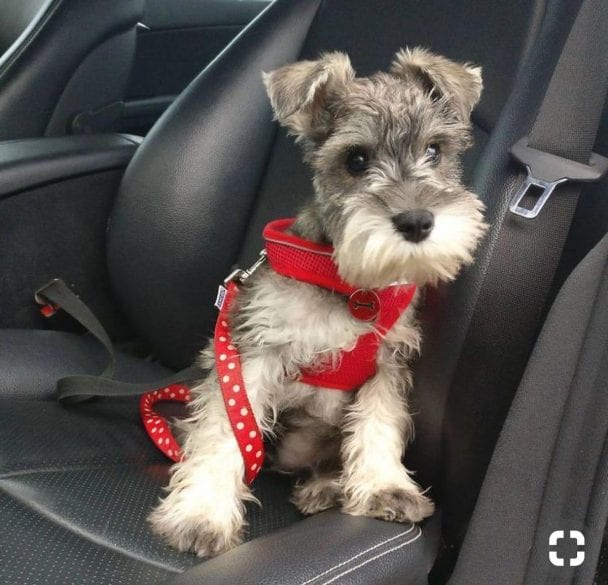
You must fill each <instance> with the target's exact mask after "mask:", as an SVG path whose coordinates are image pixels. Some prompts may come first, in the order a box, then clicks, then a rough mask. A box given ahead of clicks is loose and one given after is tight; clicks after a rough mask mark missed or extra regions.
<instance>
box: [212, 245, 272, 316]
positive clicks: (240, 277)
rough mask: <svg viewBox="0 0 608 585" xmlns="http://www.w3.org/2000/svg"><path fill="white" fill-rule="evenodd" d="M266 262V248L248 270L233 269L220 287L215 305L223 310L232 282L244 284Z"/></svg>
mask: <svg viewBox="0 0 608 585" xmlns="http://www.w3.org/2000/svg"><path fill="white" fill-rule="evenodd" d="M264 262H266V250H262V251H261V252H260V257H259V258H258V259H257V260H256V261H255V262H254V263H253V264H252V265H251V266H250V267H249V268H247V269H246V270H245V269H243V268H236V269H235V270H233V271H232V272H231V273H230V274H229V275H228V276H227V277H226V278H225V279H224V282H223V283H222V284H220V286H219V287H218V290H217V297H216V298H215V303H214V305H215V306H216V307H217V308H218V309H219V310H220V311H221V310H222V309H223V307H224V301H225V300H226V295H227V294H228V287H229V286H230V284H232V283H233V282H234V283H235V284H243V282H245V281H246V280H247V279H248V278H249V277H250V276H251V275H252V274H253V273H254V272H255V271H256V270H257V269H258V268H259V267H260V266H262V264H264Z"/></svg>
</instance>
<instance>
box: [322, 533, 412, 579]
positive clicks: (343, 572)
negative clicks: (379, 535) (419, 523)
mask: <svg viewBox="0 0 608 585" xmlns="http://www.w3.org/2000/svg"><path fill="white" fill-rule="evenodd" d="M418 530H419V532H418V534H417V535H416V536H414V538H411V539H410V540H406V541H405V542H402V543H401V544H398V545H397V546H394V547H393V548H389V549H388V550H385V551H384V552H382V553H380V554H377V555H376V556H374V557H371V558H370V559H367V560H366V561H363V562H362V563H359V564H358V565H355V566H354V567H351V568H350V569H347V570H346V571H342V573H339V574H338V575H335V576H334V577H332V578H331V579H330V580H329V581H325V582H323V583H322V585H329V584H330V583H333V582H334V581H335V580H336V579H339V578H340V577H344V575H348V573H352V572H353V571H356V570H357V569H360V568H361V567H362V566H363V565H367V563H371V562H372V561H375V560H376V559H379V558H380V557H383V556H384V555H387V554H388V553H391V552H394V551H396V550H398V549H400V548H403V547H404V546H406V545H408V544H411V543H412V542H414V541H415V540H418V539H419V538H420V537H421V536H422V529H420V528H419V529H418Z"/></svg>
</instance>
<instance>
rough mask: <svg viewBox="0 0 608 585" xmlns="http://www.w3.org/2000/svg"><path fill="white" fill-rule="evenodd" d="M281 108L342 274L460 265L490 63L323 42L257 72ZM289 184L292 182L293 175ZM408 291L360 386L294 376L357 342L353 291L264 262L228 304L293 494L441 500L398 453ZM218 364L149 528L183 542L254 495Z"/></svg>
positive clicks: (413, 272)
mask: <svg viewBox="0 0 608 585" xmlns="http://www.w3.org/2000/svg"><path fill="white" fill-rule="evenodd" d="M264 83H265V85H266V88H267V92H268V95H269V97H270V101H271V103H272V107H273V110H274V113H275V117H276V120H278V122H279V123H280V124H281V125H282V126H284V127H285V128H286V129H287V130H288V131H289V133H291V134H292V135H295V136H296V140H297V141H298V142H299V143H300V144H301V146H302V148H303V152H304V158H305V161H306V163H307V164H308V165H310V167H311V168H312V171H313V175H314V191H315V193H314V197H313V198H312V200H311V201H310V202H309V203H308V204H307V206H306V207H304V208H303V209H302V210H301V212H300V213H299V214H298V216H297V218H296V219H295V222H294V223H293V225H292V227H291V233H292V234H293V235H294V236H298V237H300V238H304V239H306V240H309V241H312V242H316V243H319V244H325V245H331V246H333V250H334V252H333V260H334V262H335V264H336V266H337V269H338V274H339V276H340V277H341V278H342V279H343V281H345V282H346V283H349V284H350V285H353V286H354V287H357V288H361V289H383V288H385V287H388V286H390V285H394V284H395V283H405V282H408V283H415V284H416V285H418V286H422V285H425V284H428V283H431V284H434V283H437V282H438V281H448V280H451V279H453V278H454V277H455V276H456V275H457V273H458V271H459V269H460V268H461V266H463V265H465V264H469V263H470V262H472V253H473V251H474V249H475V248H476V245H477V243H478V242H479V240H480V238H481V237H482V235H483V234H484V232H485V229H486V224H485V223H484V220H483V215H482V211H483V205H482V203H481V202H480V200H479V199H478V198H477V197H476V196H475V195H474V194H473V193H471V192H469V191H467V190H466V189H465V188H464V187H463V185H462V184H461V166H460V162H459V155H460V154H461V153H462V152H463V151H464V150H465V149H466V148H467V147H468V146H469V144H470V140H471V137H470V114H471V110H472V109H473V107H474V106H475V104H476V103H477V102H478V100H479V97H480V94H481V90H482V81H481V69H480V68H478V67H473V66H471V65H469V64H460V63H456V62H453V61H450V60H448V59H446V58H444V57H441V56H438V55H434V54H432V53H430V52H428V51H426V50H424V49H420V48H416V49H412V50H407V49H406V50H401V51H399V52H398V53H397V54H396V55H395V58H394V61H393V63H392V65H391V67H390V70H389V72H388V73H384V72H381V73H376V74H374V75H372V76H370V77H356V76H355V72H354V70H353V68H352V67H351V64H350V61H349V58H348V57H347V56H346V55H345V54H342V53H337V52H336V53H328V54H324V55H322V56H321V58H320V59H319V60H317V61H302V62H298V63H294V64H292V65H287V66H284V67H281V68H279V69H277V70H276V71H273V72H271V73H268V74H265V75H264ZM286 188H288V186H286ZM415 304H416V303H415V302H414V303H413V304H412V305H410V306H409V307H408V309H407V310H405V312H404V313H403V314H402V315H401V317H400V318H399V320H398V321H397V322H396V323H395V324H394V325H393V326H392V327H391V329H390V330H389V331H388V332H387V333H386V335H384V336H382V339H381V341H380V345H379V349H378V352H377V356H376V373H375V375H373V377H371V378H370V379H368V380H367V381H366V382H365V383H364V384H363V385H362V386H361V387H360V388H358V389H357V390H356V391H354V392H341V391H339V390H335V389H327V388H320V387H314V386H311V385H308V384H306V383H303V382H302V380H301V379H298V372H300V371H302V369H310V368H314V367H315V365H318V364H319V363H324V364H326V363H327V360H328V359H330V361H331V359H332V358H336V359H339V355H340V352H342V351H345V350H349V349H352V347H353V346H354V344H355V343H356V340H357V339H358V337H359V336H361V335H363V334H365V333H368V332H370V331H372V330H373V323H368V322H364V321H360V320H357V319H354V318H353V317H352V316H351V314H350V313H349V311H348V310H347V306H346V300H345V298H344V297H342V296H340V295H337V294H335V293H334V292H332V291H330V290H327V289H325V288H321V287H317V286H314V285H311V284H308V283H304V282H300V281H298V280H295V279H292V278H286V277H284V276H281V275H279V274H277V273H276V272H275V271H273V270H272V268H270V267H269V266H267V265H265V266H262V267H261V268H260V269H259V270H257V271H256V272H255V274H253V275H252V276H251V278H249V279H247V280H246V281H245V282H244V283H243V286H242V287H241V288H240V291H239V296H238V301H237V302H236V303H235V306H234V308H233V309H231V312H230V322H231V323H230V325H231V329H232V339H233V343H234V344H235V346H236V347H237V349H238V354H239V356H240V360H241V364H242V377H243V380H244V382H245V386H246V392H247V395H248V398H249V401H250V404H251V407H252V410H253V414H254V415H255V419H256V421H257V424H258V426H259V429H260V430H261V431H262V433H263V434H264V436H266V437H267V438H270V439H272V440H273V441H274V442H275V443H276V452H275V453H274V455H273V457H272V466H273V467H274V468H275V469H278V470H281V471H284V472H290V473H299V474H302V475H301V477H303V478H304V479H300V482H299V483H298V484H296V487H295V490H294V493H293V502H294V503H295V505H296V506H297V507H298V508H299V509H300V510H301V511H302V512H303V513H305V514H314V513H316V512H319V511H321V510H325V509H326V508H330V507H333V506H338V507H340V508H341V509H342V511H344V512H345V513H348V514H354V515H362V516H371V517H375V518H381V519H385V520H391V521H397V522H417V521H420V520H422V519H423V518H425V517H427V516H429V515H430V514H432V512H433V504H432V502H431V501H430V500H429V499H428V498H427V497H426V495H425V494H424V493H423V492H422V491H421V489H420V487H419V486H418V485H417V484H416V483H415V482H414V481H413V479H412V478H411V475H410V472H408V470H407V469H406V468H405V467H404V465H403V463H402V457H403V454H404V450H405V446H406V444H407V442H408V440H409V438H410V437H411V434H412V419H411V416H410V414H409V412H408V404H407V390H408V388H409V386H410V383H411V374H410V371H409V369H408V360H409V358H410V357H411V356H412V355H413V354H415V353H416V352H417V351H418V349H419V346H420V333H419V330H418V326H417V324H416V320H415V314H414V305H415ZM214 363H215V362H214V350H213V347H212V346H210V347H209V348H208V349H206V350H205V351H203V353H202V357H201V364H202V366H203V367H205V368H207V369H210V370H211V373H210V374H209V377H208V378H207V379H206V380H205V381H204V382H202V383H201V384H200V385H199V386H198V388H196V389H195V390H194V391H193V396H194V398H193V401H192V403H191V409H192V410H191V416H190V418H189V419H187V420H186V421H185V422H183V423H182V427H183V428H182V430H183V431H185V435H184V438H185V442H184V456H185V457H184V459H183V460H182V461H181V462H179V463H177V464H176V465H175V466H174V467H173V470H172V477H171V481H170V484H169V487H168V494H167V495H166V496H165V498H164V499H163V500H162V501H161V502H160V504H159V505H158V507H157V508H156V509H155V510H154V511H153V512H152V514H151V516H150V521H151V523H152V526H153V529H154V530H155V531H156V532H157V533H158V534H160V535H162V536H163V537H165V538H166V540H167V541H168V542H169V543H170V544H172V545H173V546H174V547H176V548H177V549H179V550H181V551H194V552H196V553H197V554H199V555H201V556H205V555H213V554H217V553H220V552H222V551H224V550H227V549H229V548H231V547H234V546H235V545H237V544H238V543H239V542H240V541H241V538H242V532H243V527H244V525H245V517H244V502H245V501H246V500H255V498H254V496H253V495H252V493H251V491H250V489H249V487H248V486H247V484H246V483H245V481H244V478H243V476H244V463H243V457H242V456H241V452H240V451H239V448H238V446H237V442H236V440H235V436H234V434H233V431H232V428H231V426H230V424H229V420H228V417H227V412H226V407H225V405H224V402H223V398H222V395H221V392H220V386H219V380H218V375H217V370H216V368H215V367H214Z"/></svg>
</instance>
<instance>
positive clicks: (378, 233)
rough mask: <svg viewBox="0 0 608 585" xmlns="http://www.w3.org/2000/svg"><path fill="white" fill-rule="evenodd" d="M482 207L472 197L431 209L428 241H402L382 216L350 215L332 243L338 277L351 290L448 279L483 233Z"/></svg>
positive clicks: (367, 212) (374, 213)
mask: <svg viewBox="0 0 608 585" xmlns="http://www.w3.org/2000/svg"><path fill="white" fill-rule="evenodd" d="M482 209H483V204H482V203H481V202H480V201H479V200H478V199H477V198H474V197H471V198H470V200H467V201H466V205H463V202H459V203H458V204H454V205H451V206H449V205H448V206H445V207H443V208H442V209H441V210H439V211H435V226H434V228H433V231H432V232H431V234H430V235H429V236H428V238H427V239H425V240H423V241H422V242H419V243H412V242H408V241H406V240H405V239H404V238H403V236H402V235H401V234H400V233H399V232H397V230H396V229H395V227H394V225H393V223H392V221H391V218H390V217H389V216H387V215H386V214H382V213H381V212H378V211H373V210H370V209H358V210H355V211H353V212H352V213H351V214H350V215H349V217H348V219H347V220H346V222H345V224H344V230H343V232H342V234H341V236H340V237H339V238H336V241H335V252H334V257H335V261H336V264H337V265H338V272H339V273H340V276H341V277H342V278H343V279H344V280H345V281H346V282H348V283H350V284H352V285H353V286H361V287H364V288H382V287H385V286H388V285H390V284H392V283H395V282H412V283H416V284H419V285H423V284H427V283H431V284H432V283H436V282H438V281H440V280H443V281H446V280H452V279H453V278H454V277H455V276H456V275H457V274H458V271H459V270H460V268H461V266H463V265H464V264H470V263H471V262H472V261H473V256H472V254H473V251H474V250H475V248H476V247H477V244H478V242H479V240H480V239H481V237H482V236H483V234H484V232H485V230H486V229H487V226H486V224H485V223H484V221H483V215H482Z"/></svg>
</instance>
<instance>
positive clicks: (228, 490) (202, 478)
mask: <svg viewBox="0 0 608 585" xmlns="http://www.w3.org/2000/svg"><path fill="white" fill-rule="evenodd" d="M194 393H195V394H197V395H198V396H197V398H196V399H195V400H194V401H193V403H192V406H193V408H194V414H193V416H192V417H191V418H190V419H188V420H187V421H185V422H184V423H182V424H183V425H184V427H185V428H184V430H185V437H186V441H185V444H184V455H185V458H184V460H183V461H181V462H180V463H177V464H176V465H174V467H173V469H172V476H171V481H170V483H169V486H168V488H167V489H168V492H169V493H168V494H167V495H166V496H165V498H164V499H163V500H161V502H160V504H159V505H158V506H157V507H156V509H154V510H153V511H152V513H151V514H150V516H149V521H150V523H151V524H152V528H153V530H154V531H155V532H156V533H157V534H159V535H160V536H162V537H163V538H165V540H167V542H169V544H171V545H172V546H174V547H175V548H177V549H178V550H180V551H183V552H185V551H192V552H195V553H196V554H197V555H199V556H209V555H215V554H218V553H220V552H223V551H225V550H227V549H230V548H232V547H234V546H236V545H237V544H239V543H240V542H241V540H242V532H243V527H244V525H245V507H244V504H243V502H244V501H245V500H255V498H254V497H253V495H252V494H251V491H250V490H249V488H248V486H247V485H245V483H244V481H243V473H244V464H243V458H242V456H241V453H240V451H239V447H238V444H237V442H236V439H235V437H234V434H233V431H232V428H231V426H230V422H229V420H228V415H227V414H226V409H225V406H224V402H223V398H222V395H221V390H220V387H219V383H218V381H217V378H216V375H215V372H213V373H211V374H210V377H209V379H207V380H206V381H205V382H203V384H202V385H201V386H200V387H199V388H198V389H197V391H196V390H195V392H194ZM254 410H255V409H254Z"/></svg>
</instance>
